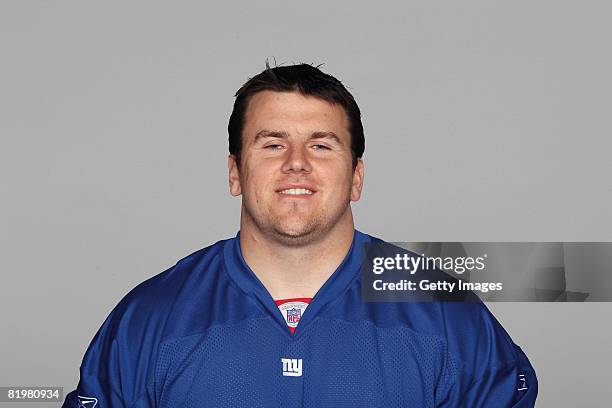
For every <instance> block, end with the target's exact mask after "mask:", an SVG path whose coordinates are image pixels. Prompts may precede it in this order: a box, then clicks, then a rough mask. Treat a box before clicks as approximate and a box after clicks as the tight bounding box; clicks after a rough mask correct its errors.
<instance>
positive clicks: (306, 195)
mask: <svg viewBox="0 0 612 408" xmlns="http://www.w3.org/2000/svg"><path fill="white" fill-rule="evenodd" d="M276 192H277V193H278V194H279V196H280V198H281V199H283V200H294V199H301V200H308V199H311V198H312V197H313V196H314V195H315V194H316V193H317V190H315V188H314V187H313V186H311V185H308V184H285V185H281V186H279V187H278V189H277V190H276Z"/></svg>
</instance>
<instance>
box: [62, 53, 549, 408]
mask: <svg viewBox="0 0 612 408" xmlns="http://www.w3.org/2000/svg"><path fill="white" fill-rule="evenodd" d="M228 130H229V149H230V155H229V160H228V168H229V188H230V192H231V194H232V195H234V196H238V195H242V212H241V222H240V231H239V233H238V234H237V235H236V237H235V238H232V239H228V240H224V241H219V242H217V243H216V244H214V245H212V246H209V247H207V248H204V249H202V250H200V251H197V252H195V253H194V254H191V255H189V256H187V257H186V258H184V259H182V260H181V261H179V262H178V263H177V264H176V265H175V266H174V267H172V268H170V269H169V270H167V271H165V272H163V273H161V274H159V275H157V276H155V277H153V278H151V279H149V280H147V281H145V282H143V283H142V284H140V285H139V286H137V287H136V288H134V289H133V290H132V291H131V292H130V293H129V294H128V295H127V296H126V297H125V298H124V299H123V300H122V301H121V302H120V303H119V305H118V306H117V307H116V308H115V309H114V310H113V311H112V312H111V314H110V315H109V316H108V318H107V319H106V321H105V322H104V324H103V325H102V327H101V328H100V330H99V331H98V333H97V334H96V336H95V337H94V339H93V341H92V343H91V345H90V346H89V348H88V350H87V353H86V355H85V358H84V359H83V364H82V365H81V378H80V382H79V384H78V387H77V389H76V390H75V391H73V392H72V393H70V394H69V395H68V396H67V397H66V401H65V403H64V406H66V407H88V408H95V407H121V406H125V407H154V406H158V407H266V408H268V407H281V406H286V407H407V406H410V407H416V406H418V407H433V406H439V407H457V406H466V407H481V406H487V407H511V406H515V407H519V406H521V407H526V406H533V404H534V401H535V397H536V394H537V380H536V377H535V373H534V370H533V368H532V367H531V365H530V364H529V361H528V360H527V358H526V356H525V355H524V354H523V352H522V351H521V349H520V348H518V346H516V345H515V344H514V343H513V342H512V340H511V339H510V337H509V336H508V335H507V334H506V332H505V331H504V330H503V328H502V327H501V326H500V325H499V323H498V322H497V321H496V320H495V319H494V318H493V316H492V315H491V314H490V313H489V312H488V310H487V309H486V308H485V307H484V305H483V304H482V303H475V302H469V303H468V302H407V303H400V302H382V303H365V302H362V301H361V298H360V283H361V282H360V274H359V272H358V271H359V268H360V264H361V260H362V255H363V253H362V251H363V248H364V244H367V243H370V242H380V240H378V239H376V238H373V237H371V236H369V235H367V234H364V233H361V232H359V231H357V230H355V228H354V224H353V216H352V212H351V206H350V201H357V200H359V198H360V195H361V191H362V186H363V179H364V167H363V161H362V158H361V157H362V154H363V151H364V146H365V143H364V137H363V128H362V125H361V119H360V112H359V108H358V106H357V104H356V103H355V100H354V99H353V97H352V95H351V94H350V93H349V92H348V91H347V90H346V89H345V87H344V86H343V85H342V84H341V83H340V82H339V81H338V80H337V79H335V78H333V77H331V76H329V75H327V74H324V73H323V72H321V71H320V70H319V69H317V68H315V67H312V66H310V65H304V64H301V65H295V66H286V67H275V68H269V67H267V68H266V70H264V71H263V72H262V73H260V74H259V75H257V76H255V77H254V78H252V79H250V80H249V81H248V82H247V83H246V84H245V85H244V86H243V87H242V88H241V89H240V90H239V91H238V92H237V94H236V101H235V104H234V111H233V112H232V115H231V117H230V122H229V126H228Z"/></svg>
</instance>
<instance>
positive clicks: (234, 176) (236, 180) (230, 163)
mask: <svg viewBox="0 0 612 408" xmlns="http://www.w3.org/2000/svg"><path fill="white" fill-rule="evenodd" d="M227 169H228V172H229V190H230V194H231V195H233V196H234V197H236V196H239V195H240V194H242V189H241V187H240V170H238V163H237V162H236V156H234V155H233V154H230V155H229V156H228V158H227Z"/></svg>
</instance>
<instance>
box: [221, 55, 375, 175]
mask: <svg viewBox="0 0 612 408" xmlns="http://www.w3.org/2000/svg"><path fill="white" fill-rule="evenodd" d="M262 91H273V92H299V93H300V94H302V95H305V96H313V97H315V98H318V99H322V100H324V101H327V102H329V103H331V104H337V105H340V106H341V107H342V108H343V109H344V112H345V114H346V116H347V119H348V126H349V129H348V131H349V133H350V135H351V151H352V155H353V168H354V167H355V166H356V165H357V159H358V158H360V157H361V156H362V155H363V152H364V150H365V137H364V135H363V125H362V123H361V111H360V110H359V106H358V105H357V102H355V98H353V95H351V93H350V92H349V91H348V90H347V89H346V88H345V87H344V85H342V83H341V82H340V81H339V80H337V79H336V78H334V77H333V76H331V75H328V74H326V73H324V72H323V71H321V70H320V69H318V68H316V67H313V66H312V65H308V64H299V65H290V66H284V67H283V66H280V67H275V68H270V67H269V65H268V63H267V62H266V69H265V70H264V71H262V72H261V73H259V74H258V75H256V76H254V77H253V78H251V79H249V80H248V81H247V82H246V83H245V84H244V85H242V87H241V88H240V89H239V90H238V91H237V92H236V94H235V95H234V96H235V97H236V100H235V102H234V109H233V111H232V114H231V116H230V120H229V124H228V126H227V130H228V133H229V152H230V154H233V155H234V156H235V157H236V159H237V162H238V166H240V164H241V163H240V158H241V153H242V131H243V129H244V122H245V116H246V111H247V107H248V105H249V102H250V100H251V98H252V97H253V95H256V94H257V93H259V92H262Z"/></svg>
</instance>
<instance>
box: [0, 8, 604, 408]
mask: <svg viewBox="0 0 612 408" xmlns="http://www.w3.org/2000/svg"><path fill="white" fill-rule="evenodd" d="M260 3H262V4H258V5H257V6H254V5H247V4H243V5H230V6H227V5H226V6H217V7H210V6H207V5H205V2H166V3H165V4H152V2H142V3H134V2H103V3H98V4H94V3H92V2H77V1H64V2H42V1H30V2H24V1H3V2H2V3H0V50H1V64H0V115H1V120H0V132H1V136H2V137H1V141H2V144H1V148H0V177H2V179H1V183H0V186H1V189H2V190H1V191H2V200H1V202H2V204H1V205H2V208H1V211H0V225H1V231H2V234H1V235H0V239H1V242H0V244H1V245H0V248H1V251H2V253H1V256H2V258H1V261H2V263H1V265H2V266H1V279H2V283H1V285H0V328H1V331H2V332H1V336H0V338H1V342H0V385H3V386H11V385H61V386H64V387H65V388H66V390H65V391H66V392H68V391H70V390H71V389H73V388H74V387H75V386H76V382H77V380H78V368H79V364H80V362H81V359H82V357H83V353H84V352H85V349H86V347H87V345H88V344H89V342H90V340H91V339H92V337H93V335H94V334H95V332H96V330H97V329H98V327H99V326H100V324H101V323H102V321H103V320H104V318H105V317H106V316H107V315H108V313H109V312H110V310H111V309H112V307H113V306H114V305H115V304H116V303H117V302H118V301H119V300H120V298H121V297H122V296H123V295H124V294H125V293H127V291H128V290H129V289H131V288H132V287H134V286H135V285H136V284H138V283H139V282H141V281H143V280H144V279H146V278H147V277H150V276H152V275H155V274H157V273H158V272H161V271H162V270H164V269H165V268H167V267H169V266H171V265H173V264H174V263H175V262H176V260H178V259H179V258H181V257H183V256H185V255H186V254H188V253H190V252H193V251H195V250H197V249H199V248H202V247H204V246H207V245H209V244H211V243H213V242H215V241H216V240H219V239H222V238H226V237H229V236H233V235H234V234H235V233H236V231H237V229H238V222H239V217H238V214H239V206H240V200H239V199H236V198H232V197H231V196H230V195H229V193H228V188H227V176H226V156H227V140H226V139H227V132H226V126H227V119H228V117H229V113H230V111H231V106H232V103H233V98H232V95H233V92H234V91H235V90H236V89H237V88H238V87H239V86H240V85H241V84H242V83H243V82H244V81H245V80H246V79H247V77H248V76H252V75H254V74H255V73H257V72H259V71H260V70H261V69H262V68H263V65H264V60H265V58H267V57H270V58H272V57H276V60H277V61H278V62H285V63H291V62H302V61H304V62H313V63H325V65H324V66H323V67H322V68H323V69H324V70H325V71H327V72H329V73H331V74H333V75H337V76H338V77H339V78H340V79H341V80H343V82H344V83H345V84H347V85H348V86H350V89H351V90H352V92H353V93H354V95H355V97H356V98H357V100H358V102H359V104H360V106H361V108H362V110H363V122H364V126H365V129H366V141H367V148H366V154H365V168H366V179H365V191H364V195H363V199H362V200H361V201H360V202H359V203H357V204H356V205H354V210H355V213H356V222H357V227H358V228H359V229H360V230H363V231H365V232H368V233H370V234H373V235H377V236H380V237H382V238H384V239H386V240H389V241H610V240H612V231H611V229H610V216H609V209H610V208H611V207H612V187H611V182H610V174H612V163H611V160H610V149H611V147H612V143H611V142H610V133H611V132H610V130H611V126H610V119H609V118H610V95H611V90H612V89H611V88H612V86H611V85H612V81H611V80H610V77H609V75H610V72H612V62H611V58H610V57H611V54H612V53H611V50H610V38H611V34H612V33H611V31H612V30H611V29H610V24H609V22H610V20H611V17H612V15H611V14H612V13H611V10H612V7H611V6H609V3H607V2H603V1H601V2H595V1H586V2H569V1H563V2H559V1H512V2H510V1H507V2H492V1H481V2H465V1H464V2H444V3H436V4H432V2H426V1H423V2H401V3H400V2H398V3H397V4H394V3H378V4H374V3H373V2H368V3H367V4H362V5H358V4H355V3H356V2H349V1H343V2H339V1H334V2H328V1H325V2H322V1H321V2H319V1H308V2H291V3H289V2H284V1H283V2H280V1H274V2H260ZM332 3H333V4H332ZM490 308H491V309H492V311H493V312H494V313H495V314H496V316H497V317H498V319H499V320H500V321H501V322H502V324H503V325H504V326H505V327H506V329H507V330H508V331H509V332H510V334H511V335H512V337H513V339H514V340H515V342H517V343H518V344H519V345H521V346H522V348H523V349H524V350H525V351H526V353H527V354H528V356H529V357H530V359H531V361H532V362H533V364H534V366H535V368H536V370H537V373H538V377H539V382H540V397H539V400H538V402H539V403H538V406H539V407H573V406H577V405H578V404H581V405H582V406H589V407H596V406H601V407H603V406H607V405H608V404H609V396H610V392H609V384H608V379H609V368H610V367H611V366H612V353H611V352H610V338H611V333H612V329H611V328H610V324H609V322H610V312H611V311H612V304H610V303H586V304H579V303H570V304H551V303H548V304H535V303H524V304H518V303H517V304H512V303H505V304H501V303H498V304H490ZM20 406H24V407H25V406H26V404H22V405H20ZM34 406H38V407H42V406H43V405H42V404H38V405H34Z"/></svg>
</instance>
